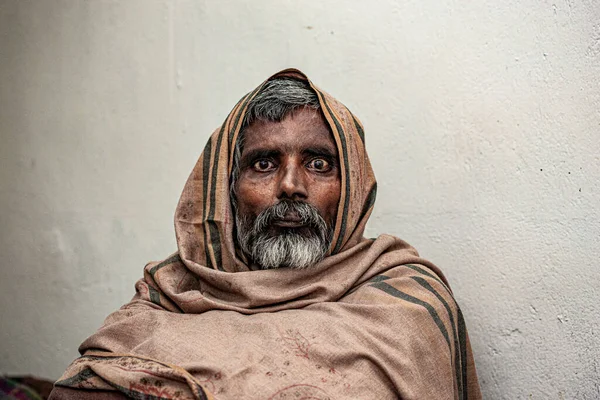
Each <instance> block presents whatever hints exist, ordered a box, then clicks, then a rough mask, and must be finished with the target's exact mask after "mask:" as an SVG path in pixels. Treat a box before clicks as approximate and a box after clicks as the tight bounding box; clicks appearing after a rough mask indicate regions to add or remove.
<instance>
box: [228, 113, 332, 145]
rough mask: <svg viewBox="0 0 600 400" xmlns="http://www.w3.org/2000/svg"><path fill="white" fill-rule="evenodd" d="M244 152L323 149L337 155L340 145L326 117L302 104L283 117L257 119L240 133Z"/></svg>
mask: <svg viewBox="0 0 600 400" xmlns="http://www.w3.org/2000/svg"><path fill="white" fill-rule="evenodd" d="M238 141H239V142H240V152H241V154H242V155H244V154H247V153H248V152H251V151H255V150H256V149H260V148H265V149H268V148H272V149H274V150H278V151H280V152H286V153H299V152H302V151H304V150H306V149H311V148H314V149H322V150H326V151H327V152H328V153H330V154H332V155H335V156H336V157H337V154H338V149H337V145H336V142H335V140H334V137H333V133H332V132H331V128H330V126H329V124H328V123H327V120H326V119H325V117H324V116H323V114H322V113H321V111H320V110H319V109H314V108H310V107H302V108H298V109H295V110H293V111H292V112H290V113H289V114H287V115H286V116H285V117H284V118H283V119H282V120H281V121H276V122H275V121H268V120H265V119H256V120H254V121H253V122H252V123H251V124H250V125H249V126H247V127H246V128H245V129H244V130H243V132H242V133H241V134H240V135H239V139H238Z"/></svg>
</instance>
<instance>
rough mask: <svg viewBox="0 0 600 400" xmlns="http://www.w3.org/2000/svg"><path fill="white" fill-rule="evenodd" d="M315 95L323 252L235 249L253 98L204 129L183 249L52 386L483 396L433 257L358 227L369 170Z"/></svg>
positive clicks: (186, 393) (181, 224)
mask: <svg viewBox="0 0 600 400" xmlns="http://www.w3.org/2000/svg"><path fill="white" fill-rule="evenodd" d="M274 76H290V77H295V78H297V79H301V80H305V81H307V82H309V83H310V85H311V87H312V88H313V89H314V90H315V92H316V93H317V95H318V98H319V102H320V105H321V110H322V112H323V114H324V116H325V118H326V120H327V122H328V123H329V126H330V127H331V131H332V133H333V136H334V139H335V142H336V144H337V147H338V152H339V155H340V173H341V196H340V203H339V206H338V213H337V220H336V222H335V231H334V237H333V241H332V244H331V248H330V249H329V255H328V256H327V257H326V258H325V259H324V260H323V261H321V262H320V263H318V264H317V265H315V266H314V267H312V268H308V269H305V270H293V269H287V268H282V269H275V270H264V271H263V270H260V271H252V270H250V269H249V268H248V266H247V264H246V263H245V261H244V259H243V257H241V256H239V255H238V253H236V249H235V246H234V240H233V236H232V232H233V220H234V219H233V218H232V210H231V206H230V203H229V175H230V172H231V168H232V154H233V150H234V147H235V143H236V140H237V137H238V134H239V132H240V126H241V122H242V120H243V118H244V115H245V112H246V109H247V105H248V101H249V100H250V99H251V98H252V97H253V96H254V95H255V94H256V93H257V92H258V91H259V90H260V88H261V87H262V85H260V86H259V87H258V88H256V89H255V90H254V91H253V92H251V93H249V94H247V95H246V96H244V97H243V98H242V99H241V100H240V101H239V102H238V104H237V105H236V106H235V107H234V108H233V110H232V111H231V113H230V114H229V116H228V117H227V119H226V120H225V122H224V123H223V125H222V126H221V127H220V128H219V129H217V130H216V131H215V132H214V134H213V135H212V136H211V138H210V140H209V141H208V144H207V145H206V147H205V149H204V152H203V154H202V155H201V157H200V159H199V161H198V163H197V164H196V166H195V167H194V170H193V171H192V173H191V175H190V177H189V179H188V181H187V183H186V185H185V188H184V190H183V193H182V195H181V199H180V201H179V205H178V206H177V210H176V213H175V231H176V235H177V243H178V252H177V253H175V254H173V255H172V256H170V257H168V258H167V259H165V260H164V261H161V262H154V263H150V264H148V265H146V267H145V268H144V277H143V279H141V280H140V281H138V282H137V284H136V294H135V296H134V297H133V299H132V301H131V302H130V303H128V304H126V305H125V306H123V307H122V308H121V309H120V310H118V311H116V312H115V313H113V314H111V315H110V316H109V317H108V318H107V319H106V321H105V323H104V325H103V326H102V328H100V330H99V331H98V332H96V333H95V334H94V335H92V336H91V337H90V338H88V339H87V340H86V341H85V342H84V343H83V344H82V345H81V347H80V349H79V350H80V352H81V354H83V356H82V357H80V358H78V359H77V360H75V361H74V362H73V363H72V364H71V365H70V366H69V368H68V369H67V371H66V372H65V373H64V375H63V376H62V377H61V378H60V380H59V381H58V382H57V383H56V385H57V386H62V387H70V388H81V389H89V390H111V391H112V390H115V391H119V392H122V393H124V394H126V395H128V396H131V397H134V398H148V399H214V398H216V399H242V398H244V399H288V400H289V399H394V398H402V399H479V398H481V394H480V391H479V386H478V383H477V376H476V373H475V367H474V364H473V357H472V354H471V348H470V345H469V339H468V336H467V331H466V328H465V323H464V320H463V317H462V315H461V312H460V309H459V308H458V306H457V304H456V302H455V301H454V298H453V296H452V293H451V291H450V289H449V287H448V283H447V282H446V280H445V278H444V277H443V275H442V273H441V272H440V270H439V269H438V268H437V267H435V266H434V265H433V264H432V263H430V262H428V261H426V260H424V259H422V258H420V257H419V256H418V254H417V252H416V251H415V250H414V249H413V248H411V247H410V246H409V245H408V244H407V243H405V242H404V241H402V240H400V239H398V238H396V237H393V236H388V235H382V236H379V237H378V238H377V239H366V238H364V237H363V231H364V227H365V224H366V222H367V219H368V218H369V215H370V214H371V211H372V209H373V204H374V200H375V193H376V183H375V178H374V175H373V171H372V169H371V165H370V162H369V159H368V157H367V154H366V152H365V146H364V132H363V128H362V126H361V123H360V122H359V121H358V119H357V118H356V117H354V115H353V114H352V113H351V112H350V111H349V110H348V109H347V108H346V107H345V106H344V105H343V104H341V103H340V102H338V101H337V100H335V99H334V98H332V97H331V96H329V95H328V94H327V93H325V92H323V91H321V90H320V89H318V88H317V87H316V86H314V85H313V84H312V83H311V82H310V81H309V80H308V78H307V77H306V76H305V75H304V74H303V73H301V72H300V71H297V70H293V69H289V70H285V71H282V72H280V73H278V74H276V75H274Z"/></svg>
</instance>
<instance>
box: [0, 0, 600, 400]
mask: <svg viewBox="0 0 600 400" xmlns="http://www.w3.org/2000/svg"><path fill="white" fill-rule="evenodd" d="M599 21H600V2H597V1H593V0H587V1H584V0H568V1H565V0H556V1H535V2H534V1H527V0H512V1H506V2H491V1H485V2H439V1H435V0H420V1H407V2H396V1H392V0H382V1H377V2H373V1H371V2H362V1H347V0H344V1H342V0H335V1H334V0H332V1H328V2H300V1H287V2H278V1H274V0H273V1H253V2H234V1H231V0H227V1H219V2H213V1H158V0H157V1H152V2H147V1H142V0H135V1H134V0H132V1H127V2H114V1H102V2H84V1H66V0H64V1H59V0H47V1H38V2H35V1H19V0H1V1H0V134H1V143H2V145H1V146H0V159H1V162H2V167H1V168H0V187H1V188H2V190H1V193H0V210H1V212H0V226H1V227H2V228H1V231H0V252H1V254H2V255H3V259H2V265H1V271H2V278H1V279H0V304H1V306H0V318H1V321H2V329H0V373H9V374H19V373H31V374H36V375H41V376H46V377H49V378H57V377H58V376H59V375H60V374H61V372H62V371H63V369H64V368H65V367H66V366H67V364H68V363H69V362H70V361H71V360H72V359H73V358H74V357H76V356H77V351H76V350H77V346H78V345H79V343H80V342H81V341H82V340H83V339H85V338H86V337H87V336H88V335H90V334H91V333H92V332H94V330H95V329H96V328H97V327H99V326H100V324H101V323H102V321H103V319H104V317H105V316H106V315H107V314H108V313H109V312H111V311H113V310H115V309H116V308H118V307H119V306H120V305H122V304H123V303H125V302H127V301H128V300H129V299H130V298H131V296H132V295H133V292H134V290H133V284H134V282H135V281H136V280H137V279H138V278H139V277H141V272H142V268H143V266H144V265H145V263H146V262H147V261H149V260H157V259H162V258H164V257H166V256H167V255H169V254H171V253H172V252H173V251H174V250H175V238H174V233H173V222H172V215H173V211H174V209H175V205H176V202H177V199H178V197H179V193H180V191H181V188H182V187H183V183H184V181H185V179H186V178H187V175H188V173H189V172H190V170H191V168H192V166H193V165H194V163H195V161H196V159H197V157H198V156H199V154H200V152H201V150H202V148H203V146H204V143H205V141H206V139H207V138H208V136H209V134H210V133H211V132H212V130H213V129H214V128H215V127H216V126H218V125H219V124H220V123H221V122H222V121H223V119H224V118H225V116H226V115H227V113H228V112H229V110H230V109H231V107H232V106H233V104H234V103H235V102H236V101H237V100H238V99H239V97H240V96H241V95H243V94H244V93H246V92H247V91H249V90H251V89H253V88H254V87H255V86H256V85H257V84H258V83H260V82H261V81H262V80H263V79H264V78H266V77H267V76H268V75H270V74H272V73H274V72H276V71H278V70H279V69H283V68H286V67H297V68H300V69H302V70H303V71H305V72H306V73H307V74H308V75H309V76H310V77H311V78H312V79H313V80H314V81H315V82H316V83H317V84H318V85H320V86H322V87H323V88H324V89H325V90H327V91H329V92H331V93H333V94H334V95H335V96H336V97H337V98H339V99H340V100H341V101H343V102H344V103H345V104H346V105H347V106H348V107H349V108H350V109H351V110H353V111H354V112H355V113H356V114H357V115H358V116H359V117H360V118H361V119H362V122H363V123H364V125H365V127H366V134H367V147H368V149H369V152H370V154H371V159H372V163H373V165H374V168H375V172H376V175H377V178H378V182H379V192H378V199H377V203H376V207H375V212H374V214H373V216H372V219H371V221H370V225H369V227H368V230H367V236H370V237H372V236H376V235H377V234H379V233H383V232H385V233H390V234H394V235H397V236H400V237H402V238H403V239H405V240H407V241H408V242H409V243H411V244H412V245H414V246H415V247H416V248H417V249H418V250H419V251H420V253H421V254H422V255H423V256H424V257H426V258H428V259H431V260H432V261H434V262H435V263H437V264H438V265H439V266H440V267H441V268H442V270H443V271H444V272H445V273H446V275H447V277H448V278H449V280H450V282H451V284H452V286H453V289H454V292H455V295H456V297H457V299H458V301H459V303H460V304H461V306H462V309H463V312H464V314H465V318H466V323H467V326H468V328H469V331H470V335H471V342H472V346H473V351H474V353H475V359H476V363H477V367H478V371H479V377H480V381H481V385H482V389H483V393H484V396H485V398H486V399H511V400H513V399H540V400H542V399H544V400H545V399H598V398H600V386H599V385H600V383H599V382H600V373H599V368H600V365H599V364H600V332H599V331H600V317H599V314H600V291H599V289H598V285H599V282H600V268H599V265H598V263H599V262H598V260H599V259H600V250H599V249H600V222H599V221H600V159H599V157H600V156H599V155H600V78H599V77H600V22H599Z"/></svg>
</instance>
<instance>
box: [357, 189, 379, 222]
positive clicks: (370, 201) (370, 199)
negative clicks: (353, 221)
mask: <svg viewBox="0 0 600 400" xmlns="http://www.w3.org/2000/svg"><path fill="white" fill-rule="evenodd" d="M376 197H377V182H375V183H374V184H373V186H372V187H371V190H369V194H368V195H367V200H365V205H364V206H363V209H362V211H361V212H360V218H359V219H358V220H359V221H360V220H362V219H363V218H364V217H365V215H367V213H368V212H369V210H370V209H371V208H373V206H374V205H375V198H376Z"/></svg>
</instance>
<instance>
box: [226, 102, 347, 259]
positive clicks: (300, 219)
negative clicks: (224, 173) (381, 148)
mask: <svg viewBox="0 0 600 400" xmlns="http://www.w3.org/2000/svg"><path fill="white" fill-rule="evenodd" d="M236 199H237V213H236V220H237V229H238V241H240V242H241V243H240V245H241V246H242V248H243V249H244V251H245V252H246V253H248V254H249V255H250V256H251V257H252V258H253V259H254V261H255V262H257V263H258V264H259V265H260V266H261V267H263V268H277V267H281V266H286V267H293V268H294V267H295V268H304V267H307V266H309V264H311V263H312V264H314V263H315V262H316V261H318V260H319V259H320V258H322V257H323V255H324V254H325V252H326V251H327V248H328V246H329V242H330V240H331V232H332V227H333V224H334V221H335V218H336V213H337V206H338V202H339V199H340V172H339V161H338V153H337V147H336V145H335V142H334V140H333V137H332V135H331V133H330V132H329V128H328V126H327V124H326V122H325V120H324V118H323V116H322V115H321V113H320V111H317V110H314V109H310V108H302V109H298V110H295V111H294V112H292V113H290V114H289V115H288V116H287V117H286V118H285V119H283V120H282V121H280V122H268V121H260V120H259V121H255V122H254V123H252V124H250V125H249V126H248V127H247V128H246V130H245V131H244V148H243V151H242V154H241V158H240V172H239V178H238V180H237V183H236ZM311 243H312V244H311ZM265 252H272V253H277V254H270V255H269V254H266V255H265V254H263V253H265ZM302 252H303V253H307V254H304V255H302V254H300V253H302ZM308 253H318V254H312V258H311V257H308V256H309V255H310V254H308ZM286 254H287V256H286Z"/></svg>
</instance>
